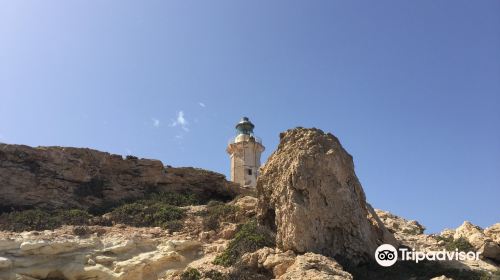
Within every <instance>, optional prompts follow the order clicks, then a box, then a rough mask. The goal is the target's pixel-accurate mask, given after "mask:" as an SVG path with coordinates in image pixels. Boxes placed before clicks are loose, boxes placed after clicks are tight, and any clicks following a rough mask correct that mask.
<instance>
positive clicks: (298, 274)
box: [241, 247, 352, 280]
mask: <svg viewBox="0 0 500 280" xmlns="http://www.w3.org/2000/svg"><path fill="white" fill-rule="evenodd" d="M241 263H242V264H243V265H245V266H246V267H250V268H252V269H256V270H259V269H265V270H267V271H271V272H272V273H273V275H274V277H275V279H278V280H285V279H286V280H291V279H317V280H320V279H336V280H337V279H352V276H351V275H350V274H349V273H347V272H345V271H343V270H342V266H341V265H340V264H338V263H337V262H336V261H335V260H334V259H332V258H328V257H325V256H322V255H319V254H314V253H306V254H304V255H296V254H295V253H294V252H293V251H291V250H288V251H286V252H283V251H281V250H280V249H277V248H268V247H264V248H262V249H259V250H257V251H255V252H252V253H246V254H245V255H243V256H242V258H241Z"/></svg>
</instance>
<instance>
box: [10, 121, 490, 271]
mask: <svg viewBox="0 0 500 280" xmlns="http://www.w3.org/2000/svg"><path fill="white" fill-rule="evenodd" d="M280 138H281V141H280V145H279V147H278V150H277V151H275V152H274V153H273V155H271V157H270V158H269V160H268V162H267V163H266V165H265V166H264V167H263V168H262V170H261V175H260V177H259V180H258V185H257V191H256V193H255V194H251V195H247V194H243V193H241V192H240V191H239V190H238V187H237V186H234V185H231V184H230V183H228V182H225V180H223V179H221V178H220V177H219V175H217V174H215V173H210V172H208V171H207V172H205V171H202V170H196V169H172V168H165V169H164V168H163V167H162V165H161V164H160V165H159V166H156V165H157V164H149V163H148V164H146V163H147V161H144V162H142V163H140V162H141V161H143V160H138V159H135V158H130V159H121V158H120V159H118V158H113V159H112V161H113V163H112V164H111V165H109V164H110V163H109V162H108V163H104V162H107V161H108V160H111V159H109V158H108V157H113V156H112V155H109V154H99V153H100V152H99V153H96V152H95V151H92V150H90V151H87V150H85V151H81V150H78V149H77V150H76V151H75V150H73V149H69V152H68V151H66V152H64V151H61V150H60V149H55V150H50V149H49V150H50V152H47V151H39V150H36V149H35V150H30V149H33V148H29V147H28V148H27V147H25V146H16V147H7V146H3V152H0V183H2V184H3V185H2V184H0V185H1V187H0V190H1V191H2V192H3V191H4V190H5V191H6V193H7V196H6V197H3V198H2V199H3V200H0V202H1V203H2V204H1V206H4V208H3V209H4V213H0V229H3V230H0V279H2V280H4V279H5V280H14V279H15V280H22V279H25V280H28V279H29V280H33V279H37V280H49V279H52V280H65V279H71V280H84V279H103V280H106V279H122V280H123V279H143V280H149V279H151V280H156V279H176V280H197V279H205V280H208V279H211V280H221V279H225V280H230V279H255V280H259V279H262V280H264V279H280V280H285V279H286V280H292V279H313V280H314V279H316V280H320V279H500V272H499V264H500V223H497V224H495V225H492V226H491V227H488V228H486V229H482V228H479V227H477V226H475V225H473V224H471V223H469V222H464V224H463V225H462V226H460V227H458V228H457V229H446V230H443V232H441V233H440V234H425V233H424V226H423V225H421V224H420V223H418V222H417V221H410V220H406V219H404V218H401V217H398V216H396V215H394V214H391V213H389V212H386V211H383V210H378V209H373V208H372V207H371V206H370V205H369V204H368V203H367V201H366V197H365V194H364V191H363V189H362V186H361V184H360V183H359V181H358V179H357V177H356V175H355V173H354V165H353V161H352V157H351V156H350V155H349V154H348V153H347V152H346V151H345V150H344V149H343V148H342V146H341V145H340V142H339V141H338V139H337V138H335V137H334V136H333V135H331V134H328V133H323V132H322V131H321V130H318V129H302V128H297V129H293V130H289V131H287V132H285V133H283V134H282V135H281V136H280ZM54 151H56V152H54ZM39 153H40V154H39ZM61 153H62V154H61ZM65 153H68V155H67V154H65ZM82 153H83V154H84V155H83V156H82ZM80 157H83V158H85V161H91V162H92V163H81V164H78V163H77V161H78V160H79V159H81V158H80ZM103 158H107V159H106V160H104V161H103V160H102V159H103ZM39 161H40V162H39ZM66 164H68V166H69V167H67V168H66V167H64V166H65V165H66ZM110 166H112V167H110ZM134 166H135V167H134ZM139 166H154V167H151V168H152V169H150V167H139ZM101 167H106V168H104V169H102V170H101ZM128 168H135V170H139V171H137V172H136V173H135V175H130V174H129V173H126V174H128V175H124V176H125V177H123V178H121V177H120V175H119V174H120V172H125V171H124V170H128ZM144 168H145V169H144ZM103 170H107V171H103ZM78 174H80V175H81V174H84V176H83V175H82V176H80V175H78ZM85 174H86V175H85ZM96 174H99V176H97V175H96ZM167 174H168V175H167ZM179 174H182V175H179ZM22 176H27V177H28V178H20V177H22ZM78 176H80V177H78ZM190 176H192V177H190ZM59 178H65V179H64V180H60V179H59ZM92 178H101V179H102V178H105V180H104V179H103V181H105V182H106V187H104V188H102V193H99V192H98V195H97V197H95V198H93V195H92V192H90V193H88V194H86V195H84V196H83V197H82V196H81V193H80V191H78V189H80V188H82V185H83V186H88V184H86V183H85V182H90V181H92ZM37 180H38V181H37ZM66 181H67V182H69V183H64V182H66ZM37 182H57V187H56V188H55V190H52V191H53V192H55V193H54V194H53V195H55V194H57V193H59V192H62V191H63V190H64V189H67V190H70V191H71V194H65V195H64V196H63V197H62V198H60V197H59V198H52V196H48V193H47V192H48V191H49V192H50V191H51V188H50V187H49V186H48V185H43V186H42V187H41V189H38V190H32V189H31V188H35V187H36V184H37ZM144 182H147V183H144ZM204 182H206V186H205V187H204ZM18 184H19V185H18ZM20 186H22V187H20ZM133 186H139V187H138V188H139V191H137V190H132V187H133ZM94 187H95V186H94ZM190 187H191V188H192V189H193V191H189V192H187V191H186V190H189V188H190ZM204 188H205V189H206V192H205V191H204ZM228 188H232V189H231V190H228ZM84 189H85V188H84ZM23 190H26V191H27V193H26V194H20V193H19V192H22V191H23ZM117 190H123V191H124V192H125V193H126V195H127V196H129V195H131V196H129V197H128V199H127V200H121V199H118V197H121V196H123V194H120V195H114V193H113V192H114V191H117ZM165 191H167V192H165ZM16 193H18V194H19V196H18V197H15V195H16ZM13 197H15V198H13ZM44 197H49V199H48V200H49V202H46V200H47V199H46V198H45V199H44ZM210 198H213V199H210ZM66 199H67V200H68V201H65V200H66ZM210 200H219V201H218V202H217V201H210ZM30 201H31V202H33V203H34V204H35V206H37V207H39V208H37V210H33V209H26V208H27V206H30ZM110 201H113V202H114V204H110V205H107V207H103V208H101V209H104V210H102V211H101V212H92V211H91V210H92V209H93V207H97V206H99V207H102V206H106V203H108V202H110ZM59 204H64V205H66V206H69V207H70V208H74V207H77V206H78V210H71V211H73V212H71V213H72V214H71V215H68V214H67V212H68V211H69V210H60V209H59V210H58V207H56V206H57V205H59ZM31 206H33V205H31ZM28 208H34V207H28ZM64 211H66V212H64ZM86 211H89V212H86ZM68 213H69V212H68ZM68 224H72V225H68ZM382 243H390V244H393V245H394V246H404V247H409V248H415V249H417V250H423V251H436V250H443V249H446V250H455V249H458V250H474V251H479V252H481V255H482V257H481V259H480V260H478V261H451V262H423V263H419V264H415V263H412V262H403V261H398V262H397V263H396V264H395V265H394V266H392V267H389V268H382V267H380V266H378V265H377V264H375V263H374V254H373V252H374V250H375V248H376V247H377V246H378V245H380V244H382Z"/></svg>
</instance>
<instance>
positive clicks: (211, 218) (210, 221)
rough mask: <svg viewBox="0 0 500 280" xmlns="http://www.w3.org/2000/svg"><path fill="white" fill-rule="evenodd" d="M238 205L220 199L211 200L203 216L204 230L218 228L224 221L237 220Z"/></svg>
mask: <svg viewBox="0 0 500 280" xmlns="http://www.w3.org/2000/svg"><path fill="white" fill-rule="evenodd" d="M237 213H238V207H237V206H234V205H228V204H225V203H223V202H219V201H210V202H209V203H208V204H207V210H206V211H204V212H203V213H202V214H201V215H202V216H203V229H204V230H217V229H218V228H219V226H220V224H221V223H222V222H232V223H233V222H236V220H237Z"/></svg>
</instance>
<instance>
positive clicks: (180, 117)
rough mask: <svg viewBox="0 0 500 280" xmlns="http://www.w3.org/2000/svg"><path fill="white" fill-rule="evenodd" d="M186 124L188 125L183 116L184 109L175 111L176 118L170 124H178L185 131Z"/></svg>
mask: <svg viewBox="0 0 500 280" xmlns="http://www.w3.org/2000/svg"><path fill="white" fill-rule="evenodd" d="M188 125H189V122H188V121H187V120H186V118H185V117H184V111H182V110H181V111H179V112H178V113H177V119H176V120H175V121H173V122H172V124H171V126H172V127H176V126H180V127H181V128H182V130H184V131H186V132H188V131H189V127H188Z"/></svg>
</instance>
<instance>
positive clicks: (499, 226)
mask: <svg viewBox="0 0 500 280" xmlns="http://www.w3.org/2000/svg"><path fill="white" fill-rule="evenodd" d="M484 234H485V235H486V236H488V237H489V238H491V239H492V240H493V241H495V242H496V243H497V244H500V223H496V224H494V225H492V226H490V227H487V228H485V229H484Z"/></svg>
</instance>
